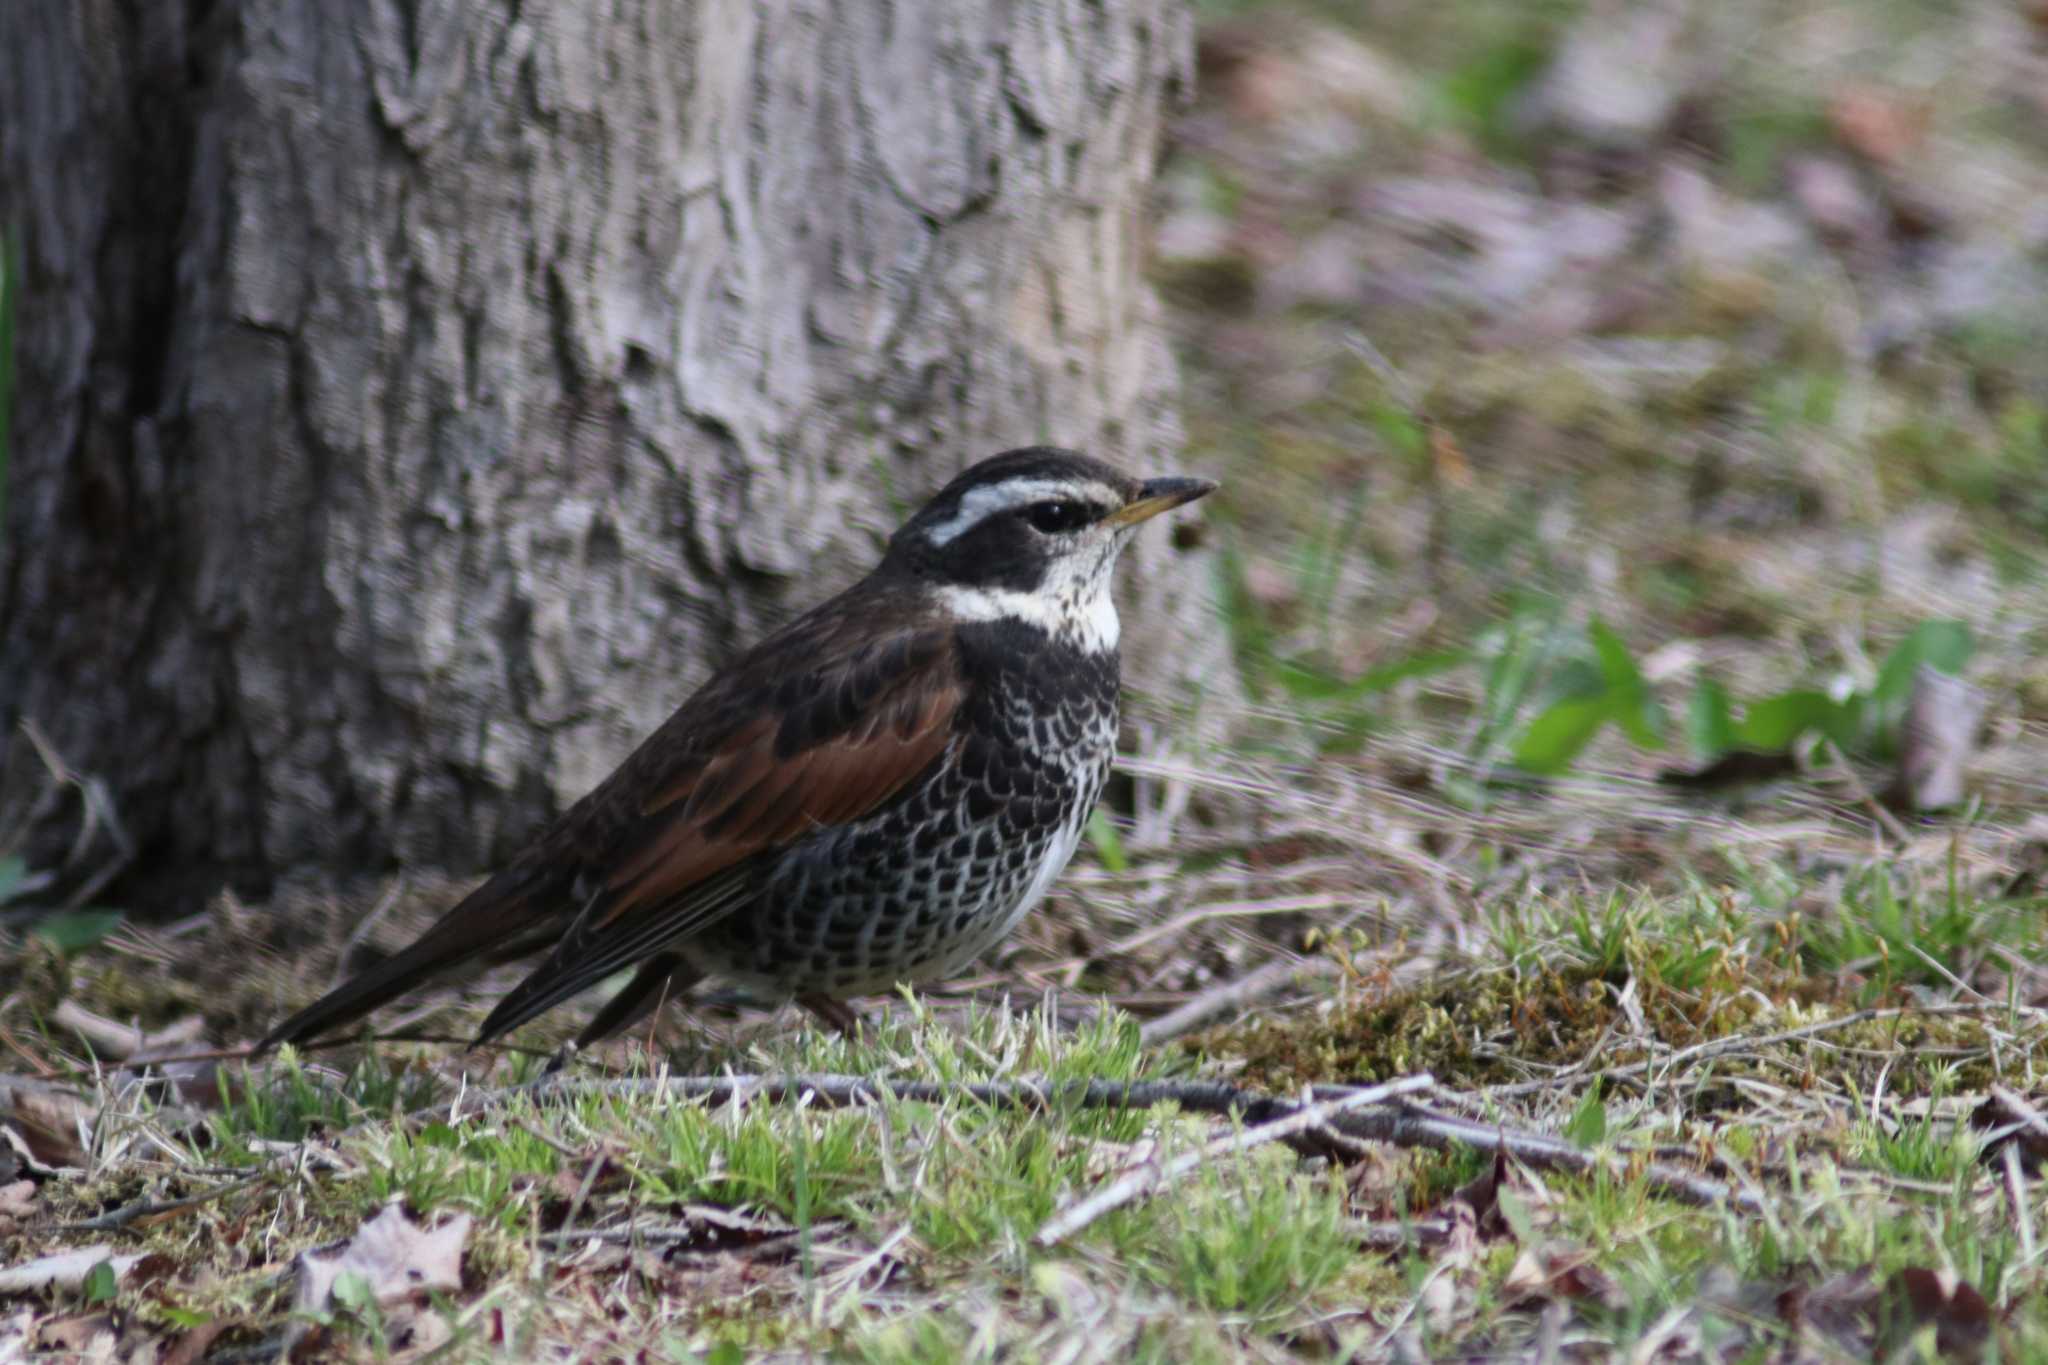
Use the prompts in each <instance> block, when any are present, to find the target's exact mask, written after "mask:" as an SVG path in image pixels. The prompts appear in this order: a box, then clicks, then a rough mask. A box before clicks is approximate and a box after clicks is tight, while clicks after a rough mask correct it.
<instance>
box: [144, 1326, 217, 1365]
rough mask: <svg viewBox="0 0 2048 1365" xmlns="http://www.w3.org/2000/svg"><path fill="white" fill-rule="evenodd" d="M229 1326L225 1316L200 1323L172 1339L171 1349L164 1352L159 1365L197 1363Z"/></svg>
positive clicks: (204, 1356)
mask: <svg viewBox="0 0 2048 1365" xmlns="http://www.w3.org/2000/svg"><path fill="white" fill-rule="evenodd" d="M229 1326H230V1323H229V1321H228V1319H226V1318H216V1319H214V1320H213V1321H212V1322H207V1323H201V1324H200V1325H199V1326H197V1327H194V1328H193V1329H192V1330H191V1331H189V1332H186V1333H185V1334H184V1335H182V1336H180V1337H178V1338H177V1339H176V1340H174V1341H173V1342H172V1343H171V1349H170V1350H168V1351H166V1352H164V1358H163V1360H162V1361H160V1362H159V1365H199V1362H200V1361H202V1360H204V1359H206V1353H207V1351H208V1350H209V1349H210V1348H211V1347H212V1346H213V1343H214V1341H215V1340H216V1339H217V1338H218V1337H219V1336H220V1334H221V1333H222V1332H225V1331H227V1329H228V1327H229Z"/></svg>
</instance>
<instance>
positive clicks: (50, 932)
mask: <svg viewBox="0 0 2048 1365" xmlns="http://www.w3.org/2000/svg"><path fill="white" fill-rule="evenodd" d="M120 924H121V912H120V911H119V910H64V911H60V912H59V913H57V914H54V915H45V916H44V917H43V918H42V919H40V920H38V921H37V922H36V930H35V931H36V935H37V937H39V938H41V939H42V940H43V941H44V942H46V943H48V944H49V945H50V946H51V947H52V948H55V949H56V950H57V951H58V952H60V953H65V954H70V953H82V952H84V951H85V950H86V949H87V948H90V947H92V946H93V945H94V944H96V943H98V942H99V941H100V940H101V939H103V938H105V937H106V936H107V935H108V934H111V933H113V932H114V930H115V929H117V928H119V927H120Z"/></svg>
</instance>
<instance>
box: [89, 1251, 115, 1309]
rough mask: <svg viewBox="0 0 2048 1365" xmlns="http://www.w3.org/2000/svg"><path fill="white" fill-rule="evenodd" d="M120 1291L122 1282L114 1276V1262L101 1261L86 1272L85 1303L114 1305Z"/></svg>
mask: <svg viewBox="0 0 2048 1365" xmlns="http://www.w3.org/2000/svg"><path fill="white" fill-rule="evenodd" d="M119 1290H120V1280H119V1279H118V1278H117V1277H116V1276H115V1274H114V1263H113V1262H112V1261H101V1262H100V1263H99V1264H98V1265H96V1266H94V1267H93V1268H92V1269H91V1270H88V1271H86V1272H85V1301H86V1302H87V1303H112V1302H113V1301H114V1298H115V1296H116V1295H117V1294H118V1293H119Z"/></svg>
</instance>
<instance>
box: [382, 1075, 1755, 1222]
mask: <svg viewBox="0 0 2048 1365" xmlns="http://www.w3.org/2000/svg"><path fill="white" fill-rule="evenodd" d="M551 1091H559V1092H560V1093H563V1094H570V1093H574V1094H592V1093H595V1094H603V1095H615V1096H619V1095H655V1096H660V1097H663V1098H686V1099H703V1100H709V1101H712V1102H714V1103H720V1102H733V1103H745V1102H747V1101H750V1100H771V1101H787V1100H795V1099H802V1098H804V1097H806V1096H808V1097H809V1098H810V1099H811V1100H812V1101H813V1102H814V1103H817V1104H821V1105H834V1106H846V1105H855V1104H872V1103H875V1102H876V1101H878V1100H881V1099H885V1098H890V1099H896V1100H909V1101H913V1102H917V1103H926V1104H931V1103H940V1102H943V1101H945V1100H953V1099H971V1100H974V1101H976V1102H977V1103H981V1104H990V1105H998V1106H1006V1107H1010V1106H1014V1107H1029V1108H1049V1107H1053V1106H1056V1105H1073V1106H1076V1107H1079V1108H1083V1109H1145V1108H1150V1107H1152V1106H1154V1105H1160V1104H1177V1105H1179V1106H1180V1107H1181V1108H1182V1109H1184V1110H1187V1111H1188V1112H1190V1113H1202V1114H1233V1115H1236V1116H1237V1117H1238V1119H1239V1121H1240V1122H1242V1123H1244V1124H1246V1125H1247V1126H1248V1127H1257V1126H1260V1125H1262V1124H1270V1123H1274V1122H1276V1121H1278V1120H1281V1119H1285V1118H1287V1117H1289V1116H1290V1115H1293V1114H1296V1113H1298V1112H1300V1111H1301V1110H1302V1109H1304V1108H1305V1107H1308V1106H1313V1105H1320V1104H1321V1103H1323V1102H1324V1101H1326V1100H1332V1099H1341V1098H1342V1097H1344V1096H1346V1095H1352V1094H1356V1093H1358V1091H1357V1088H1356V1087H1352V1086H1327V1085H1326V1086H1319V1087H1316V1088H1315V1089H1313V1090H1312V1091H1311V1092H1310V1094H1309V1097H1308V1100H1307V1104H1306V1105H1304V1103H1302V1102H1300V1101H1295V1100H1286V1099H1281V1098H1279V1097H1278V1096H1274V1095H1262V1094H1260V1093H1258V1092H1257V1091H1252V1090H1241V1089H1239V1088H1237V1087H1236V1086H1230V1085H1219V1084H1215V1083H1210V1082H1201V1081H1044V1080H1022V1081H982V1082H968V1083H951V1084H949V1083H946V1082H942V1081H912V1080H894V1079H891V1078H888V1077H869V1076H842V1075H831V1074H820V1075H791V1076H654V1077H646V1078H642V1079H633V1080H613V1081H603V1080H599V1081H582V1080H578V1079H576V1078H574V1077H569V1078H562V1077H555V1078H551V1079H543V1080H539V1081H531V1082H528V1083H527V1084H525V1085H519V1086H511V1087H508V1088H506V1089H503V1090H486V1091H474V1092H471V1093H469V1094H467V1095H464V1096H461V1097H459V1098H458V1099H457V1100H456V1101H454V1102H452V1103H451V1104H446V1105H436V1106H434V1107H433V1108H430V1109H422V1110H418V1111H416V1112H415V1113H414V1114H412V1115H410V1116H409V1117H410V1119H411V1120H412V1121H414V1122H421V1123H424V1122H428V1121H433V1120H439V1121H441V1122H447V1123H454V1122H457V1121H459V1120H461V1119H464V1118H471V1117H474V1116H476V1115H478V1114H481V1113H484V1112H486V1111H488V1110H491V1109H495V1108H498V1107H500V1106H503V1105H505V1104H508V1103H511V1102H513V1101H515V1100H518V1099H524V1098H542V1097H545V1096H546V1095H547V1094H548V1093H549V1092H551ZM1360 1103H1361V1105H1363V1104H1365V1102H1363V1101H1361V1102H1360ZM1275 1136H1276V1138H1277V1140H1279V1141H1282V1142H1285V1143H1286V1144H1287V1145H1288V1146H1290V1147H1292V1148H1294V1149H1295V1150H1296V1151H1299V1152H1302V1153H1303V1154H1304V1155H1310V1156H1328V1157H1333V1158H1335V1159H1338V1160H1347V1161H1348V1160H1356V1159H1357V1158H1358V1156H1360V1155H1361V1154H1362V1152H1363V1146H1362V1144H1364V1143H1369V1142H1378V1143H1386V1144H1389V1145H1392V1146H1396V1147H1428V1148H1431V1149H1433V1150H1441V1149H1444V1148H1448V1147H1477V1148H1481V1149H1485V1150H1489V1151H1491V1150H1494V1149H1496V1148H1498V1149H1504V1150H1505V1151H1506V1152H1507V1153H1508V1155H1509V1156H1511V1157H1513V1158H1514V1159H1515V1160H1517V1161H1520V1162H1522V1163H1524V1164H1525V1165H1528V1166H1533V1167H1537V1168H1539V1169H1545V1170H1562V1171H1573V1172H1578V1173H1581V1174H1589V1173H1591V1172H1593V1171H1596V1170H1600V1169H1608V1170H1625V1171H1631V1172H1633V1173H1635V1174H1637V1175H1640V1176H1641V1177H1642V1178H1643V1179H1644V1180H1646V1181H1648V1182H1649V1183H1650V1184H1651V1185H1653V1186H1655V1187H1656V1188H1657V1189H1659V1190H1660V1191H1662V1192H1664V1193H1665V1194H1668V1195H1670V1196H1672V1197H1673V1198H1676V1199H1682V1200H1684V1201H1686V1202H1687V1203H1691V1204H1717V1203H1721V1202H1723V1201H1726V1202H1728V1203H1730V1204H1732V1205H1733V1206H1734V1207H1735V1208H1737V1209H1740V1210H1742V1211H1744V1212H1748V1213H1755V1212H1758V1211H1760V1210H1761V1209H1762V1207H1763V1201H1762V1199H1761V1197H1760V1196H1759V1195H1757V1194H1756V1193H1755V1192H1754V1191H1750V1190H1737V1189H1735V1188H1733V1187H1732V1186H1730V1185H1729V1184H1728V1183H1727V1182H1726V1181H1721V1180H1714V1179H1710V1178H1708V1177H1704V1176H1699V1175H1695V1174H1693V1173H1692V1172H1690V1171H1686V1170H1683V1169H1681V1168H1679V1167H1678V1166H1677V1165H1675V1164H1674V1163H1671V1162H1668V1161H1659V1160H1655V1159H1652V1158H1649V1156H1648V1154H1646V1153H1643V1152H1634V1151H1629V1150H1626V1149H1623V1150H1621V1151H1618V1152H1607V1153H1594V1152H1588V1151H1584V1150H1581V1149H1580V1148H1578V1147H1575V1146H1573V1145H1572V1144H1571V1143H1569V1142H1566V1141H1565V1140H1563V1139H1562V1138H1554V1137H1548V1136H1546V1135H1544V1134H1541V1133H1531V1132H1526V1131H1522V1130H1518V1129H1513V1128H1508V1127H1505V1126H1502V1125H1500V1124H1495V1123H1487V1122H1481V1121H1479V1120H1476V1119H1465V1118H1459V1117H1456V1116H1455V1115H1449V1114H1438V1113H1433V1112H1431V1111H1429V1110H1427V1109H1423V1108H1420V1107H1419V1106H1416V1105H1413V1104H1410V1103H1407V1102H1406V1101H1403V1100H1400V1099H1399V1098H1398V1097H1396V1098H1395V1099H1394V1101H1393V1102H1391V1103H1386V1102H1383V1103H1382V1104H1381V1105H1380V1106H1379V1107H1376V1108H1375V1107H1360V1108H1349V1109H1344V1108H1340V1109H1339V1110H1337V1111H1334V1112H1332V1113H1329V1114H1327V1115H1324V1116H1323V1117H1322V1118H1321V1119H1320V1120H1319V1121H1318V1122H1316V1123H1313V1124H1308V1125H1304V1126H1302V1127H1299V1128H1289V1129H1286V1130H1284V1131H1283V1132H1281V1133H1277V1134H1276V1135H1275Z"/></svg>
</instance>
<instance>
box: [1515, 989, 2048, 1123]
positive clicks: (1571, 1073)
mask: <svg viewBox="0 0 2048 1365" xmlns="http://www.w3.org/2000/svg"><path fill="white" fill-rule="evenodd" d="M1994 1013H2000V1014H2003V1013H2015V1014H2022V1015H2031V1016H2040V1017H2043V1018H2048V1011H2044V1010H2041V1009H2038V1008H2036V1007H2034V1006H2030V1005H2008V1004H2006V1003H2004V1002H2003V1001H1994V1000H1986V1001H1959V1002H1951V1003H1948V1004H1940V1005H1889V1006H1882V1007H1877V1008H1872V1009H1863V1010H1857V1011H1856V1012H1855V1013H1854V1014H1845V1015H1842V1016H1841V1017H1839V1018H1836V1019H1822V1020H1818V1021H1816V1022H1815V1023H1811V1024H1802V1025H1800V1026H1799V1027H1798V1028H1790V1029H1784V1030H1782V1031H1780V1032H1777V1033H1763V1034H1755V1035H1749V1034H1743V1035H1731V1036H1729V1037H1726V1038H1715V1039H1713V1040H1711V1041H1709V1042H1705V1043H1695V1044H1693V1045H1692V1046H1691V1047H1688V1048H1681V1049H1680V1050H1678V1051H1677V1052H1674V1053H1672V1054H1671V1055H1670V1056H1668V1057H1652V1058H1650V1059H1649V1060H1647V1061H1641V1062H1630V1063H1628V1064H1627V1065H1625V1066H1610V1067H1602V1068H1600V1069H1599V1070H1597V1071H1594V1070H1576V1069H1574V1070H1566V1071H1560V1072H1558V1073H1557V1074H1556V1075H1553V1076H1548V1077H1545V1078H1544V1079H1543V1080H1540V1081H1517V1082H1515V1083H1514V1084H1512V1085H1492V1086H1487V1087H1486V1088H1484V1089H1482V1090H1480V1091H1478V1092H1476V1093H1477V1094H1479V1095H1481V1096H1484V1097H1485V1098H1487V1099H1507V1098H1509V1097H1510V1096H1515V1095H1532V1094H1537V1093H1539V1092H1541V1091H1545V1090H1551V1089H1555V1088H1556V1087H1557V1086H1560V1085H1568V1084H1576V1083H1579V1082H1582V1081H1588V1080H1601V1081H1621V1080H1628V1079H1630V1078H1632V1077H1636V1076H1641V1075H1644V1074H1646V1073H1648V1072H1652V1071H1668V1070H1671V1069H1673V1068H1675V1067H1680V1066H1684V1065H1685V1064H1687V1063H1688V1062H1702V1061H1706V1060H1708V1059H1710V1058H1713V1057H1719V1056H1723V1055H1725V1054H1728V1053H1735V1052H1748V1051H1751V1050H1753V1049H1756V1048H1763V1047H1770V1046H1773V1045H1775V1044H1778V1043H1792V1042H1797V1041H1799V1040H1800V1039H1802V1038H1812V1037H1816V1036H1818V1035H1820V1034H1823V1033H1833V1032H1836V1031H1837V1030H1840V1029H1845V1028H1853V1027H1855V1026H1856V1025H1857V1024H1867V1023H1870V1022H1871V1021H1872V1020H1876V1019H1903V1018H1909V1017H1911V1016H1914V1015H1937V1014H1994Z"/></svg>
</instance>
